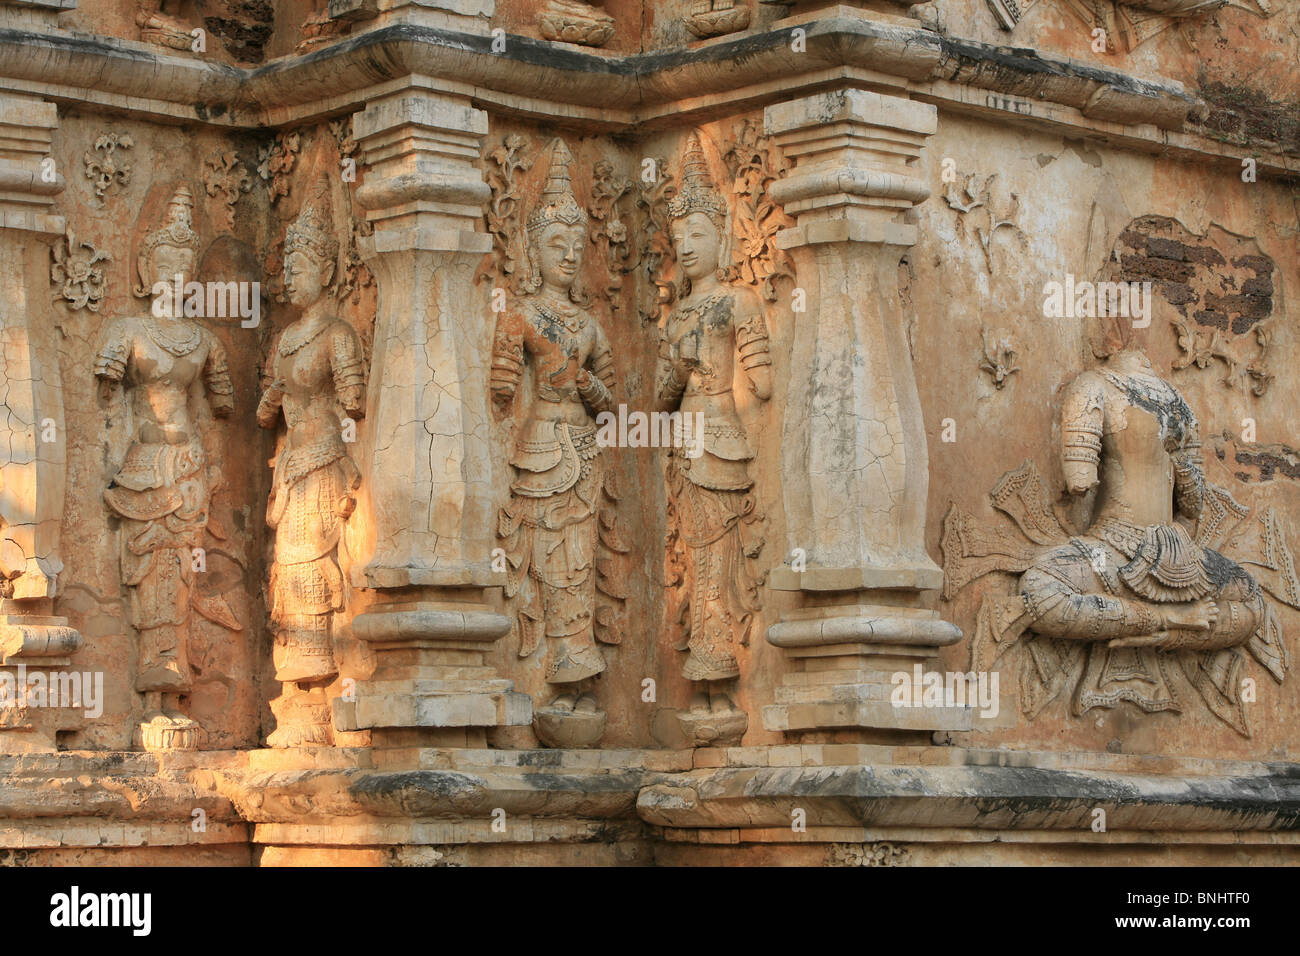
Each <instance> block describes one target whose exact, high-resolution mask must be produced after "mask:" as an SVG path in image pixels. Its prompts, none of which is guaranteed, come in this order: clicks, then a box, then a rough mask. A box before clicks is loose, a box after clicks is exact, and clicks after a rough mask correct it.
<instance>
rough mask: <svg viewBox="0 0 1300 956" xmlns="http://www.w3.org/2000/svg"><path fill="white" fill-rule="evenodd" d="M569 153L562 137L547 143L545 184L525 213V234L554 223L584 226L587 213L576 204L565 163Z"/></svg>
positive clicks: (569, 158)
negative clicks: (526, 213) (547, 166)
mask: <svg viewBox="0 0 1300 956" xmlns="http://www.w3.org/2000/svg"><path fill="white" fill-rule="evenodd" d="M572 162H573V154H571V153H570V152H569V147H567V146H565V145H564V140H562V139H558V138H557V139H556V140H555V141H554V142H553V143H552V144H551V167H550V169H548V170H547V171H546V185H545V186H543V187H542V195H541V198H540V200H539V201H538V203H537V207H536V208H535V209H534V210H533V211H532V212H530V213H529V214H528V234H529V236H530V237H532V236H534V235H535V234H536V233H537V232H539V231H541V230H542V229H544V228H546V227H547V226H549V225H552V224H554V223H563V224H564V225H566V226H586V225H587V214H586V213H585V212H583V211H582V207H581V206H580V205H578V200H577V199H575V198H574V196H573V179H572V176H571V175H570V173H569V165H570V164H571V163H572Z"/></svg>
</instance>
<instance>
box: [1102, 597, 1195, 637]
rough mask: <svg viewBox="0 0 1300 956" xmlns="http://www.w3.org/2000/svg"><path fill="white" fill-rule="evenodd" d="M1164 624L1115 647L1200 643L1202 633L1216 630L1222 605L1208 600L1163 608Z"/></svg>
mask: <svg viewBox="0 0 1300 956" xmlns="http://www.w3.org/2000/svg"><path fill="white" fill-rule="evenodd" d="M1161 618H1162V625H1161V629H1160V630H1159V631H1156V632H1155V633H1154V634H1143V635H1140V636H1137V637H1121V638H1117V639H1116V640H1113V641H1111V642H1110V646H1111V647H1157V648H1168V649H1173V648H1176V647H1183V646H1186V645H1189V644H1196V643H1197V638H1196V637H1195V635H1196V634H1197V633H1198V632H1201V633H1203V632H1205V631H1209V630H1212V629H1213V628H1214V625H1215V623H1216V622H1217V621H1218V619H1219V605H1218V604H1217V603H1216V602H1215V601H1212V600H1210V599H1209V598H1206V599H1204V600H1201V601H1190V602H1188V603H1186V604H1171V605H1169V606H1167V607H1165V608H1163V609H1162V613H1161Z"/></svg>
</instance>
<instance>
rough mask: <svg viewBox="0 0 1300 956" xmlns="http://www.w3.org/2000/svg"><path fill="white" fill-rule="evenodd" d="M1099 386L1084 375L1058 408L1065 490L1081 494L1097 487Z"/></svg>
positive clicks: (1101, 418) (1100, 421)
mask: <svg viewBox="0 0 1300 956" xmlns="http://www.w3.org/2000/svg"><path fill="white" fill-rule="evenodd" d="M1104 403H1105V398H1104V396H1103V393H1102V390H1101V386H1100V385H1099V384H1098V383H1097V382H1095V381H1093V380H1090V379H1089V378H1087V377H1085V376H1081V377H1080V378H1078V379H1075V381H1074V382H1073V383H1071V385H1070V387H1069V389H1067V390H1066V393H1065V405H1064V407H1063V408H1062V409H1061V462H1062V465H1063V466H1064V467H1063V469H1062V470H1063V471H1064V472H1065V484H1066V488H1067V489H1068V490H1069V492H1070V493H1071V494H1076V495H1077V494H1083V493H1084V492H1085V491H1087V490H1088V489H1089V488H1092V487H1094V486H1095V485H1096V484H1097V469H1098V466H1099V464H1100V463H1101V436H1102V431H1103V425H1104V410H1103V409H1104Z"/></svg>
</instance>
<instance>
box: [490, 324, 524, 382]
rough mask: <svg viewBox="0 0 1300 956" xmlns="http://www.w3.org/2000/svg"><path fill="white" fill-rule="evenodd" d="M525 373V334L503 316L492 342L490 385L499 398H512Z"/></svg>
mask: <svg viewBox="0 0 1300 956" xmlns="http://www.w3.org/2000/svg"><path fill="white" fill-rule="evenodd" d="M523 374H524V339H523V335H522V334H521V333H520V332H518V331H516V330H513V329H511V328H510V327H509V325H507V322H506V320H505V319H504V317H503V320H502V322H501V323H499V324H498V325H497V334H496V340H495V341H494V342H493V343H492V372H491V375H490V377H489V382H488V387H489V388H490V389H491V390H492V394H493V395H494V396H496V397H497V398H498V399H504V400H508V399H511V398H513V397H514V394H515V391H516V390H517V389H518V388H519V382H520V381H521V380H522V379H523Z"/></svg>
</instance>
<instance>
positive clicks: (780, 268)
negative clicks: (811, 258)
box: [723, 120, 794, 302]
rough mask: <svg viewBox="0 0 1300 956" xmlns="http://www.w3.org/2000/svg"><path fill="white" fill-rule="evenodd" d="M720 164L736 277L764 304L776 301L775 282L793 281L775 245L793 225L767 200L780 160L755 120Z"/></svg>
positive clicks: (739, 134) (780, 170)
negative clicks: (725, 174) (726, 180)
mask: <svg viewBox="0 0 1300 956" xmlns="http://www.w3.org/2000/svg"><path fill="white" fill-rule="evenodd" d="M723 158H724V160H725V161H726V163H727V168H728V169H729V170H730V172H731V180H732V186H731V192H732V195H733V196H735V202H734V209H735V211H734V215H733V216H732V220H733V228H734V229H735V233H736V237H737V238H738V239H739V240H740V243H739V250H740V255H739V256H738V261H737V262H736V265H735V271H736V275H735V278H737V279H739V280H740V281H742V282H745V283H746V284H748V285H752V286H757V287H758V289H759V292H760V293H761V295H762V296H763V298H764V299H765V300H766V301H768V302H775V301H776V299H777V290H776V283H777V282H778V281H779V280H781V279H789V280H791V282H793V281H794V263H793V261H792V260H791V259H790V256H789V254H788V253H787V252H786V251H785V250H784V249H781V248H780V247H778V246H777V244H776V235H777V233H778V232H780V231H781V230H782V229H787V228H789V227H791V226H793V225H794V220H792V219H791V218H790V217H789V216H787V215H786V214H785V211H784V210H783V209H782V208H781V207H780V206H779V205H777V204H776V203H774V202H772V200H771V199H769V198H768V187H769V186H770V185H771V184H772V183H773V182H775V181H776V180H778V179H779V178H780V177H781V176H782V175H784V174H785V172H786V166H785V162H784V160H783V159H782V158H781V157H780V156H779V154H778V152H777V149H776V147H775V145H773V144H772V142H771V140H770V139H769V138H768V137H765V136H763V135H761V133H760V132H759V127H758V125H757V124H756V123H755V122H754V121H753V120H745V122H744V124H743V125H742V126H741V127H740V129H739V131H738V132H737V133H736V134H735V140H734V142H733V143H732V145H731V146H730V148H729V149H728V150H727V151H726V154H725V155H724V157H723Z"/></svg>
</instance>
